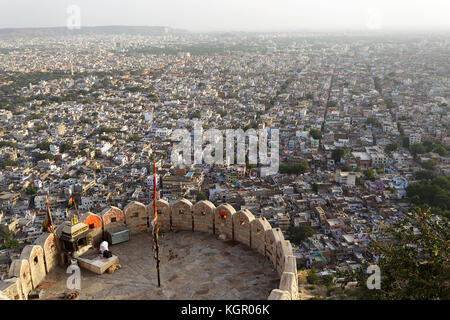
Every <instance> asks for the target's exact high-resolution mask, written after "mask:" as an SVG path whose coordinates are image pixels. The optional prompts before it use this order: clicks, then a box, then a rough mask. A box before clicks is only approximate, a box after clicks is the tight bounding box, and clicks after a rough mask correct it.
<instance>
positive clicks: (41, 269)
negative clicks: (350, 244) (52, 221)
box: [0, 199, 298, 300]
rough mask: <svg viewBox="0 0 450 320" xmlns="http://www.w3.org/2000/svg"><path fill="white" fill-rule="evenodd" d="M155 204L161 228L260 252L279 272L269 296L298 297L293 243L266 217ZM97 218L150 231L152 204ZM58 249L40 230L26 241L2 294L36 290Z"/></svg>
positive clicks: (202, 204) (201, 205)
mask: <svg viewBox="0 0 450 320" xmlns="http://www.w3.org/2000/svg"><path fill="white" fill-rule="evenodd" d="M156 206H157V212H158V224H159V229H160V232H170V231H171V230H188V231H194V232H205V233H210V234H215V235H218V236H220V238H221V239H228V240H234V241H237V242H240V243H242V244H244V245H246V246H248V247H250V248H252V249H254V250H256V251H257V252H258V253H259V254H261V255H262V256H264V257H265V258H266V259H267V260H268V261H270V262H271V264H272V266H273V268H274V269H275V270H276V271H277V272H278V274H279V275H280V284H279V288H278V289H274V290H272V292H271V293H270V295H269V297H268V299H270V300H291V299H292V300H295V299H298V275H297V264H296V259H295V257H294V255H293V251H292V245H291V243H290V242H289V241H288V240H285V239H284V236H283V233H282V232H281V230H280V229H279V228H272V227H271V226H270V224H269V223H268V221H267V220H266V219H265V218H262V217H255V216H254V215H253V214H252V213H251V212H250V211H249V210H240V211H238V212H236V210H235V209H234V208H233V207H232V206H231V205H229V204H221V205H220V206H218V207H217V208H216V207H215V206H214V204H213V203H211V202H210V201H206V200H203V201H199V202H197V203H195V205H193V204H192V203H191V202H190V201H189V200H187V199H180V200H178V201H176V202H174V203H173V204H169V203H168V202H167V201H165V200H158V201H157V204H156ZM98 217H99V218H100V220H101V230H102V231H103V232H106V231H108V230H111V229H114V228H116V227H118V226H123V225H126V226H127V227H128V228H129V229H130V232H131V234H137V233H142V232H151V225H150V223H151V221H152V220H153V204H150V205H148V206H145V205H144V204H142V203H139V202H136V201H133V202H131V203H129V204H128V205H127V206H126V207H125V208H124V210H123V211H122V210H121V209H119V208H117V207H112V206H110V207H108V208H106V209H105V210H103V211H102V212H101V213H100V214H98ZM149 226H150V227H149ZM96 227H97V229H98V230H99V229H100V228H99V227H98V226H96ZM97 233H98V232H97ZM96 236H98V234H96ZM131 241H132V239H131ZM56 249H57V248H56V246H55V242H54V238H53V235H52V234H49V233H44V234H42V235H41V237H39V239H38V240H37V241H36V243H35V244H34V245H27V246H26V247H25V248H24V249H23V251H22V254H21V257H20V259H15V260H13V262H12V264H11V267H10V272H9V278H10V279H9V280H8V282H7V283H6V284H4V285H3V287H2V288H0V289H1V290H0V294H2V295H3V296H6V297H8V298H9V299H27V297H28V294H29V293H30V291H31V290H32V288H36V287H37V286H38V285H39V284H40V283H41V282H42V280H43V279H44V278H45V275H46V274H47V273H48V272H50V271H51V270H52V269H53V268H54V266H55V265H56V260H57V259H56V257H57V250H56Z"/></svg>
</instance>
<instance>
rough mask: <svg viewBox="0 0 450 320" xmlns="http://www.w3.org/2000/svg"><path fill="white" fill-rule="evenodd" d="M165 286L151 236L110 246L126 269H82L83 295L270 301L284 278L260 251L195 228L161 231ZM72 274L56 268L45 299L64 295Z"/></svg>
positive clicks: (45, 286) (45, 285)
mask: <svg viewBox="0 0 450 320" xmlns="http://www.w3.org/2000/svg"><path fill="white" fill-rule="evenodd" d="M159 239H160V258H161V288H158V286H157V276H156V261H155V259H154V257H153V251H152V235H151V234H150V233H144V234H138V235H134V236H132V237H131V240H130V241H128V242H124V243H120V244H117V245H112V246H111V245H110V248H109V249H110V250H111V251H112V253H113V254H114V255H117V256H118V257H119V264H121V265H122V269H118V270H116V271H115V272H114V273H113V274H108V273H104V274H102V275H97V274H95V273H93V272H91V271H89V270H86V269H83V268H81V291H80V296H79V298H80V299H93V300H110V299H117V300H149V299H151V300H153V299H154V300H165V299H170V300H182V299H193V300H197V299H200V300H224V299H229V300H242V299H253V300H265V299H267V297H268V296H269V294H270V291H271V290H272V289H275V288H278V285H279V282H280V277H279V276H278V274H277V272H276V270H274V269H273V268H272V265H271V263H270V262H269V261H268V260H266V259H265V258H264V257H263V256H261V255H260V254H259V253H257V252H256V251H254V250H252V249H250V248H248V247H247V246H245V245H243V244H240V243H238V242H234V241H221V240H218V239H217V236H216V235H211V234H206V233H197V232H190V231H180V232H170V233H163V234H160V238H159ZM69 276H70V274H67V273H66V270H65V269H63V268H61V267H56V268H55V269H54V270H53V271H51V272H50V273H49V274H47V276H46V278H45V280H44V281H43V283H42V287H43V290H44V294H43V295H42V297H41V299H61V297H62V296H63V295H64V293H68V292H69V290H68V289H67V287H66V281H67V278H68V277H69Z"/></svg>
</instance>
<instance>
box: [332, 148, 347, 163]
mask: <svg viewBox="0 0 450 320" xmlns="http://www.w3.org/2000/svg"><path fill="white" fill-rule="evenodd" d="M344 155H345V150H344V149H343V148H341V147H337V148H336V149H334V150H333V151H332V152H331V158H332V159H333V160H334V162H335V163H338V162H339V161H341V159H342V157H343V156H344Z"/></svg>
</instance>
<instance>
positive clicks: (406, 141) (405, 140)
mask: <svg viewBox="0 0 450 320" xmlns="http://www.w3.org/2000/svg"><path fill="white" fill-rule="evenodd" d="M402 146H403V148H409V137H402Z"/></svg>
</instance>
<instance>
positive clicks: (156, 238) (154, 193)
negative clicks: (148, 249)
mask: <svg viewBox="0 0 450 320" xmlns="http://www.w3.org/2000/svg"><path fill="white" fill-rule="evenodd" d="M153 214H154V219H155V227H156V228H155V230H154V233H155V234H154V236H153V239H154V241H155V244H154V245H155V250H156V271H157V274H158V287H161V279H160V275H159V269H160V268H159V262H160V260H159V243H158V232H159V225H158V214H157V211H156V162H155V158H153Z"/></svg>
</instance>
